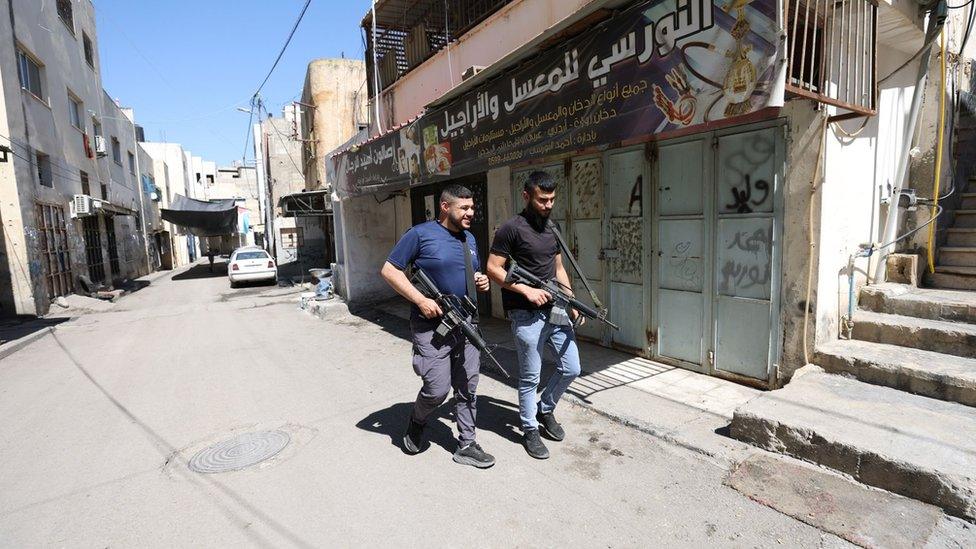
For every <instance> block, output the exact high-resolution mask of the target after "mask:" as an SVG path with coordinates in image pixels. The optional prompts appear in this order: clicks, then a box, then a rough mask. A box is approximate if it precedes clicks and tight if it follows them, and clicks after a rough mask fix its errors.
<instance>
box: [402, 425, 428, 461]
mask: <svg viewBox="0 0 976 549" xmlns="http://www.w3.org/2000/svg"><path fill="white" fill-rule="evenodd" d="M426 449H427V448H425V447H424V425H423V424H421V423H417V422H416V421H414V419H413V417H411V418H410V423H408V424H407V432H405V433H403V451H404V452H406V453H408V454H410V455H414V454H419V453H420V452H423V451H424V450H426Z"/></svg>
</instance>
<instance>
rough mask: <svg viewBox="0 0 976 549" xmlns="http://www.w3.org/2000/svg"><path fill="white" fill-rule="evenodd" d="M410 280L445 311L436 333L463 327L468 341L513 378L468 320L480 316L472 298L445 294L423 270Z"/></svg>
mask: <svg viewBox="0 0 976 549" xmlns="http://www.w3.org/2000/svg"><path fill="white" fill-rule="evenodd" d="M410 282H412V283H413V285H414V286H415V287H416V288H417V289H418V290H419V291H420V293H422V294H424V296H425V297H427V298H430V299H433V300H434V301H436V302H437V305H438V306H439V307H440V308H441V311H442V312H443V313H444V314H443V315H442V316H441V323H440V324H438V325H437V328H436V329H435V330H434V333H436V334H437V335H439V336H441V337H445V336H447V334H449V333H450V332H451V331H452V330H454V329H455V328H461V332H462V333H463V334H464V336H465V337H467V338H468V341H470V342H471V344H472V345H474V346H475V348H476V349H478V350H479V351H481V355H482V356H485V357H488V359H489V360H491V361H492V362H493V363H494V364H495V367H497V368H498V369H499V370H500V371H501V373H503V374H505V377H507V378H511V377H512V376H510V375H509V374H508V372H506V371H505V368H502V365H501V364H499V363H498V359H496V358H495V355H494V354H492V346H491V345H489V344H488V342H487V341H485V338H484V336H483V335H482V334H481V330H480V329H478V327H477V326H476V325H475V324H474V323H472V322H471V321H470V320H468V317H473V318H475V319H477V318H478V316H477V315H478V306H477V305H475V304H474V303H473V302H472V301H471V298H470V297H468V296H461V297H458V296H456V295H453V294H443V293H441V291H440V290H439V289H438V288H437V285H436V284H434V281H433V280H431V279H430V277H429V276H427V273H425V272H424V271H423V270H421V269H419V268H415V269H414V271H413V276H411V278H410Z"/></svg>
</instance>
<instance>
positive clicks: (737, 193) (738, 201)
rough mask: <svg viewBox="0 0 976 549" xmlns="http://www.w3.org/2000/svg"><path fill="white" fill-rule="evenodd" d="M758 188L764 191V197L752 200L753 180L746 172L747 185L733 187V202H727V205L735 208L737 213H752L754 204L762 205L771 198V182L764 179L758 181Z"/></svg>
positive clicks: (729, 207)
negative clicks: (740, 187)
mask: <svg viewBox="0 0 976 549" xmlns="http://www.w3.org/2000/svg"><path fill="white" fill-rule="evenodd" d="M756 190H759V191H762V192H763V195H762V198H760V199H759V200H751V201H750V198H752V180H751V176H749V175H748V174H746V177H745V185H743V187H742V189H741V190H740V189H739V187H732V203H731V204H726V205H725V207H726V208H728V209H730V210H735V211H736V213H752V206H761V205H762V204H764V203H765V202H766V199H767V198H769V183H767V182H766V181H763V180H762V179H760V180H759V181H756ZM750 204H751V205H750Z"/></svg>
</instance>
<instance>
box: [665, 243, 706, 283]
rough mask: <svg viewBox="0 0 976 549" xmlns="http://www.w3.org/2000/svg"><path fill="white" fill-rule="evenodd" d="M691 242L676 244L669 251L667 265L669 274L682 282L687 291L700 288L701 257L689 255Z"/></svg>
mask: <svg viewBox="0 0 976 549" xmlns="http://www.w3.org/2000/svg"><path fill="white" fill-rule="evenodd" d="M690 250H691V241H690V240H683V241H681V242H677V243H675V245H674V248H672V250H671V257H670V258H668V264H669V265H670V266H671V267H672V269H670V274H672V275H674V276H675V277H676V278H678V279H679V280H681V281H682V282H684V284H683V285H684V286H686V287H687V288H688V289H696V290H697V289H700V288H701V257H697V256H693V255H689V252H690Z"/></svg>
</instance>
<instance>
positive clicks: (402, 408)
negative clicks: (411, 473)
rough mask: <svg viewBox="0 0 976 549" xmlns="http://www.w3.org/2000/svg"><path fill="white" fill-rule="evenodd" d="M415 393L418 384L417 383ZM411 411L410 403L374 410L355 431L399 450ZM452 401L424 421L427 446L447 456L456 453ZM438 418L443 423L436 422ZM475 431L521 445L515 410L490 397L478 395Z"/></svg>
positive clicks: (401, 447) (512, 405)
mask: <svg viewBox="0 0 976 549" xmlns="http://www.w3.org/2000/svg"><path fill="white" fill-rule="evenodd" d="M417 386H418V389H419V386H420V380H419V378H418V380H417ZM412 410H413V402H399V403H397V404H394V405H392V406H390V407H388V408H384V409H382V410H377V411H376V412H373V413H372V414H369V415H368V416H366V417H364V418H363V419H361V420H360V421H359V422H358V423H356V427H358V428H360V429H362V430H364V431H369V432H371V433H379V434H381V435H386V436H388V437H390V444H392V445H394V446H396V447H397V448H400V449H401V450H403V434H404V432H405V431H406V430H407V421H408V418H409V417H410V413H411V411H412ZM453 410H454V399H453V398H452V399H448V400H447V402H446V403H444V404H442V405H440V406H439V407H438V408H437V410H434V412H433V413H432V414H431V416H430V419H428V420H427V429H426V431H425V432H424V438H425V439H426V440H427V441H428V442H429V443H430V444H436V445H437V446H440V447H441V448H443V449H444V450H446V451H447V452H449V453H452V454H453V453H454V450H456V449H457V439H456V438H455V434H454V428H453V426H452V425H451V424H453V423H454V412H453ZM441 418H444V419H446V420H447V423H445V422H443V421H440V419H441ZM477 428H478V430H479V431H490V432H492V433H495V434H497V435H498V436H500V437H502V438H504V439H506V440H508V441H510V442H514V443H516V444H521V442H522V435H521V434H520V431H519V417H518V406H517V405H515V404H512V403H511V402H508V401H505V400H499V399H497V398H492V397H490V396H485V395H478V418H477Z"/></svg>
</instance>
